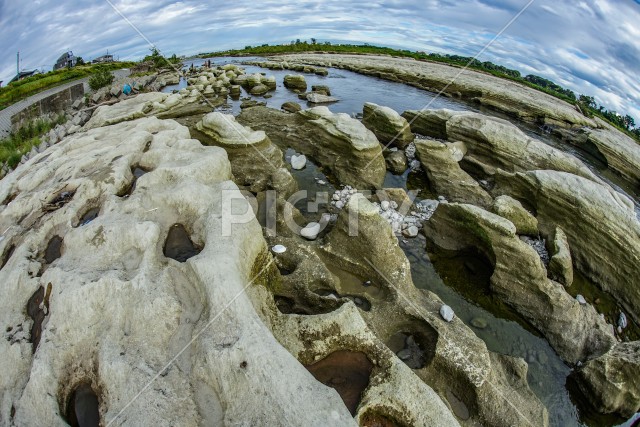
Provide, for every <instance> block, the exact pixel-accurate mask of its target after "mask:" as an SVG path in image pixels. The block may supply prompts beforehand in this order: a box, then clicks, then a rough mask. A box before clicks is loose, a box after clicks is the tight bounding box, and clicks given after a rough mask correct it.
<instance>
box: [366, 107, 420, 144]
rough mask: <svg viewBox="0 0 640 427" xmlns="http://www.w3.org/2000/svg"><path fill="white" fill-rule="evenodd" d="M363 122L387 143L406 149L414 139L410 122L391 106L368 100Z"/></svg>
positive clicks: (379, 138) (383, 142)
mask: <svg viewBox="0 0 640 427" xmlns="http://www.w3.org/2000/svg"><path fill="white" fill-rule="evenodd" d="M362 124H364V125H365V126H366V127H367V129H369V130H370V131H372V132H373V133H374V134H375V136H376V137H377V138H378V140H379V141H380V142H381V143H382V144H384V145H385V146H386V145H391V144H393V145H395V146H397V147H398V148H401V149H404V148H405V147H406V146H407V145H409V144H410V143H411V142H413V140H414V136H413V133H412V132H411V128H410V126H409V122H407V120H406V119H405V118H404V117H401V116H400V114H398V113H397V112H396V111H394V110H393V109H391V108H389V107H383V106H380V105H377V104H374V103H372V102H366V103H365V104H364V109H363V112H362Z"/></svg>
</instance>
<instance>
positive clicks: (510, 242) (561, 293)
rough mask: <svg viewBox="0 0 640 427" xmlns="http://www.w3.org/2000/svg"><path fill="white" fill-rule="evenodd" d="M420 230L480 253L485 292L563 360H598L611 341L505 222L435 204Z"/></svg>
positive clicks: (606, 329)
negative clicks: (486, 276) (486, 265)
mask: <svg viewBox="0 0 640 427" xmlns="http://www.w3.org/2000/svg"><path fill="white" fill-rule="evenodd" d="M424 230H425V234H426V236H427V238H428V239H429V240H430V241H431V242H432V243H433V244H435V245H437V246H439V247H441V248H443V249H446V250H452V251H459V250H464V249H469V248H474V249H475V250H478V251H480V253H482V254H484V255H485V256H486V257H487V259H489V260H490V261H491V263H492V264H493V267H494V271H493V274H492V275H491V280H490V288H491V291H492V292H493V293H494V294H495V295H496V297H498V298H500V299H501V300H502V301H504V302H505V303H506V304H508V305H510V306H511V307H513V308H514V309H515V310H516V311H517V312H518V313H520V315H522V316H523V317H524V318H525V319H526V320H527V321H529V322H530V323H531V324H533V325H534V326H535V327H536V328H537V329H538V330H539V331H540V332H541V333H542V335H543V336H544V337H545V338H546V339H547V340H548V341H549V343H550V344H551V346H552V347H553V348H554V349H555V350H556V351H557V352H558V354H559V355H560V356H561V357H562V358H563V359H564V360H566V361H568V362H570V363H576V362H578V361H579V360H585V359H587V358H589V357H598V356H600V355H602V354H604V353H605V352H607V351H608V350H609V349H610V348H611V346H612V345H613V344H614V343H615V338H614V336H613V334H612V332H611V328H610V326H609V325H607V323H606V322H605V321H604V320H603V319H602V318H601V317H600V316H599V315H598V313H597V312H596V310H595V309H594V308H593V307H592V306H587V307H583V306H581V305H580V304H578V303H577V302H576V300H575V299H574V298H572V297H571V296H570V295H569V294H568V293H566V292H565V290H564V288H563V287H561V286H558V285H557V284H554V283H553V282H552V281H551V280H549V279H548V278H547V272H546V269H545V267H544V265H543V263H542V261H541V259H540V256H539V255H538V254H537V253H536V252H535V250H534V249H533V248H532V247H530V246H529V245H527V244H526V243H524V242H523V241H522V240H520V238H519V237H518V235H517V234H516V229H515V226H514V225H513V223H511V222H510V221H508V220H506V219H504V218H502V217H500V216H498V215H495V214H492V213H489V212H487V211H485V210H483V209H481V208H478V207H476V206H472V205H463V204H458V203H447V204H440V205H439V206H438V209H436V211H435V213H434V214H433V216H432V217H431V219H430V220H429V221H427V222H426V223H425V228H424Z"/></svg>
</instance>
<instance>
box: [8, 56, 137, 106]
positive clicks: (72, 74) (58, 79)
mask: <svg viewBox="0 0 640 427" xmlns="http://www.w3.org/2000/svg"><path fill="white" fill-rule="evenodd" d="M132 65H133V63H132V62H113V63H110V64H96V65H81V66H77V67H74V68H70V69H67V68H65V69H62V70H56V71H51V72H49V73H45V74H36V75H35V76H31V77H28V78H26V79H23V80H19V81H17V82H13V83H10V84H8V85H7V86H5V87H2V88H0V110H2V109H5V108H7V107H8V106H9V105H11V104H14V103H16V102H18V101H20V100H22V99H25V98H27V97H29V96H31V95H34V94H36V93H39V92H42V91H44V90H47V89H50V88H52V87H55V86H59V85H61V84H64V83H67V82H69V81H72V80H76V79H79V78H82V77H87V76H90V75H93V74H95V73H98V72H101V71H103V70H108V71H111V70H118V69H120V68H127V67H130V66H132Z"/></svg>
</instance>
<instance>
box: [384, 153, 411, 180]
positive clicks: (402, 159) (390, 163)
mask: <svg viewBox="0 0 640 427" xmlns="http://www.w3.org/2000/svg"><path fill="white" fill-rule="evenodd" d="M384 160H385V163H386V164H387V169H388V170H389V171H390V172H391V173H393V174H395V175H402V174H403V173H404V172H405V171H406V170H407V168H408V167H409V166H408V165H407V157H406V156H405V154H404V153H403V152H402V151H393V152H390V153H389V154H387V155H386V156H385V158H384Z"/></svg>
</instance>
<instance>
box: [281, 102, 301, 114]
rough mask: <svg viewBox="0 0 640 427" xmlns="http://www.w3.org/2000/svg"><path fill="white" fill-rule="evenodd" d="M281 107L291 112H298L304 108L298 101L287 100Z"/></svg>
mask: <svg viewBox="0 0 640 427" xmlns="http://www.w3.org/2000/svg"><path fill="white" fill-rule="evenodd" d="M280 108H281V109H282V110H284V111H288V112H289V113H297V112H298V111H300V110H302V107H300V104H298V103H297V102H285V103H284V104H282V106H281V107H280Z"/></svg>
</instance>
